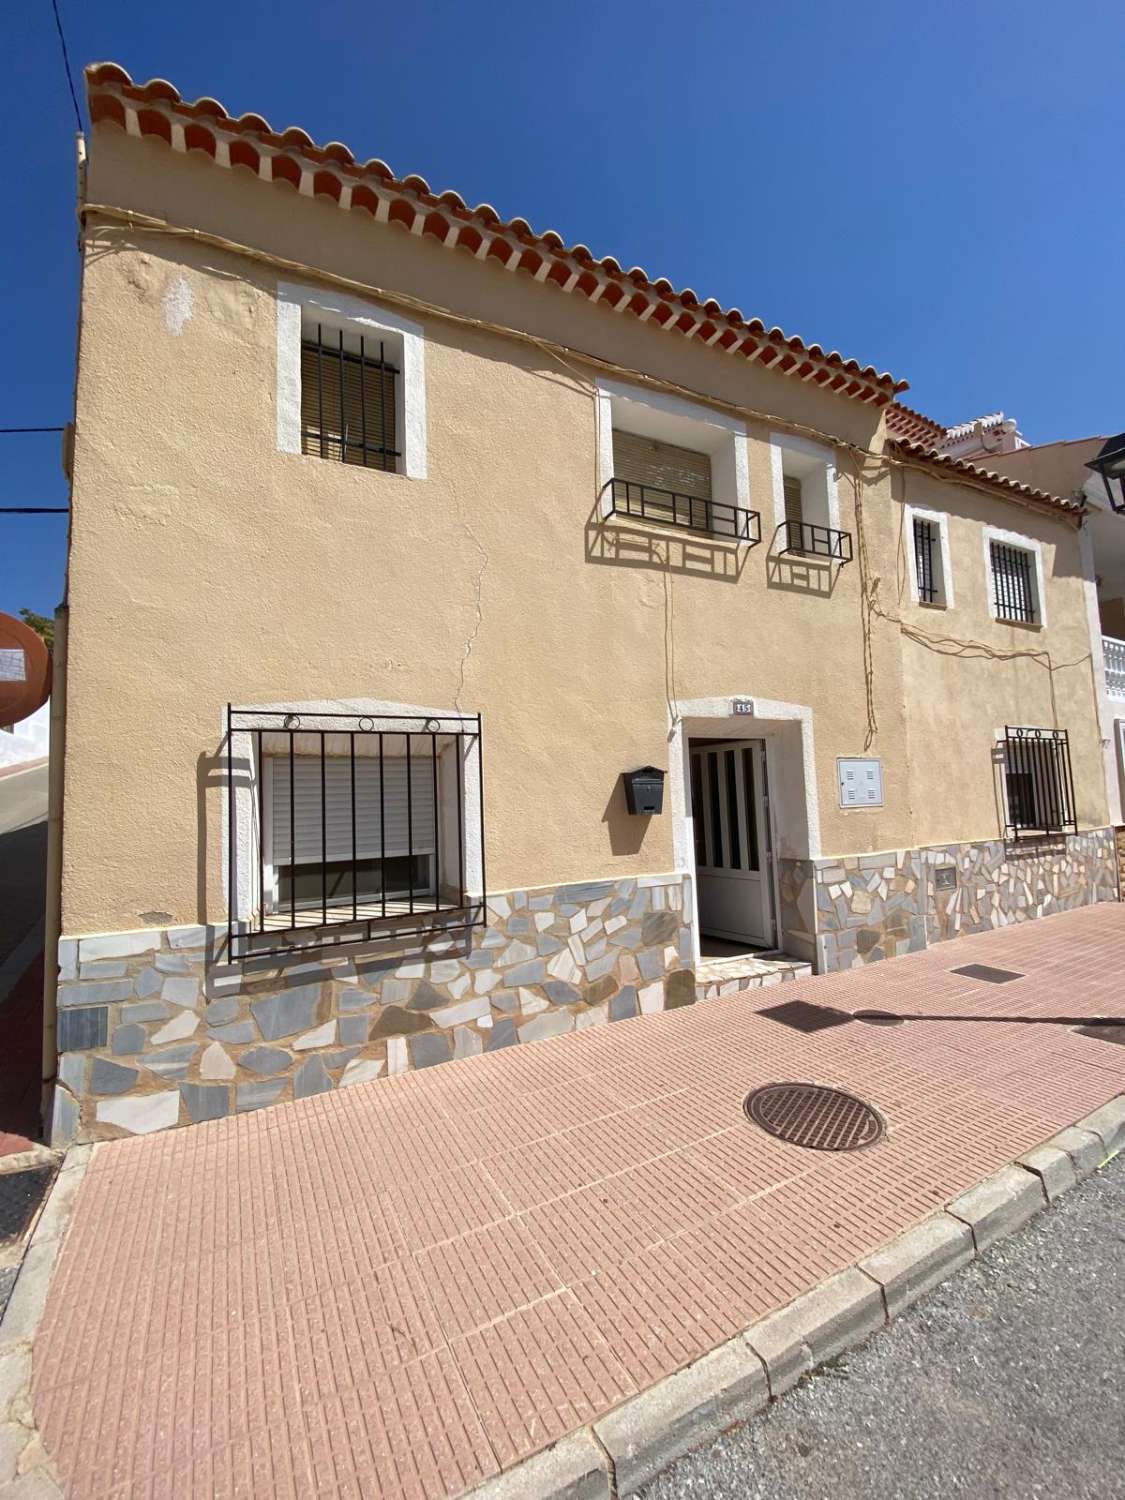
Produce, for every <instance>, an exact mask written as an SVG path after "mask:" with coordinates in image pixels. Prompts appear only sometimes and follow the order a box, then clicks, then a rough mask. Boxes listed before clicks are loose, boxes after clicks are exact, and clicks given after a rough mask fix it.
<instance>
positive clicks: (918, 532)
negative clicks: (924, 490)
mask: <svg viewBox="0 0 1125 1500" xmlns="http://www.w3.org/2000/svg"><path fill="white" fill-rule="evenodd" d="M906 546H907V549H908V556H909V558H910V562H909V563H908V567H909V572H910V597H911V599H913V601H914V603H915V604H929V605H932V606H935V607H936V608H940V609H945V608H949V607H951V606H952V604H953V577H952V573H951V570H950V562H949V519H948V517H947V516H945V515H944V514H942V513H941V512H940V511H933V510H921V509H919V508H918V507H917V506H913V505H908V506H907V507H906Z"/></svg>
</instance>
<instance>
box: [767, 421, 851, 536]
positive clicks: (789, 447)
mask: <svg viewBox="0 0 1125 1500" xmlns="http://www.w3.org/2000/svg"><path fill="white" fill-rule="evenodd" d="M769 441H770V481H771V487H772V490H773V524H774V528H775V529H776V528H777V527H779V526H781V525H782V524H783V523H784V521H785V483H784V481H785V475H786V473H792V474H793V475H795V476H796V477H798V478H800V479H807V478H809V477H818V478H821V479H822V481H823V487H824V488H823V502H824V515H825V520H824V521H823V522H821V521H820V520H819V519H817V524H818V525H821V524H823V525H827V526H831V527H832V528H833V529H834V530H836V531H839V529H840V497H839V492H838V490H837V485H836V479H837V473H836V452H835V449H833V448H829V447H826V446H825V444H823V443H814V442H811V441H810V440H809V439H808V438H802V437H795V436H792V435H791V434H789V433H786V432H771V433H770V439H769ZM810 498H811V499H813V500H814V502H815V500H816V499H817V498H818V497H817V495H816V492H815V491H812V492H811V493H810ZM806 519H813V518H812V517H806Z"/></svg>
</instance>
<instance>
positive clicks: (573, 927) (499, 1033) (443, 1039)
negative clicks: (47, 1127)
mask: <svg viewBox="0 0 1125 1500" xmlns="http://www.w3.org/2000/svg"><path fill="white" fill-rule="evenodd" d="M690 911H691V902H690V887H689V884H688V883H687V882H686V881H683V880H681V878H680V877H679V876H644V877H640V878H639V879H636V880H623V881H601V882H596V883H587V884H582V885H569V886H560V887H556V888H553V889H550V890H545V891H514V892H509V893H507V894H505V895H502V896H494V897H491V898H490V900H489V904H488V921H487V925H486V926H485V927H484V928H478V929H476V930H474V931H472V932H470V933H463V934H452V935H442V936H441V937H438V938H435V939H433V940H430V941H427V942H426V943H425V944H419V943H418V942H414V943H413V944H411V945H407V946H408V948H409V951H406V947H405V946H404V945H402V944H399V945H398V946H396V947H395V948H392V949H386V948H381V947H380V946H379V945H378V944H373V945H370V946H366V945H365V946H364V948H363V949H362V950H354V955H355V956H349V950H348V949H336V950H335V951H333V950H332V949H327V950H324V951H323V952H322V953H320V954H312V955H309V954H305V955H301V956H297V955H294V956H293V958H292V959H289V960H276V959H275V960H268V961H263V960H256V961H254V962H253V963H250V962H247V963H246V964H244V965H241V966H238V969H237V970H236V971H233V972H232V969H231V967H230V966H225V965H220V964H218V963H217V962H216V960H217V958H218V957H220V956H221V954H220V952H219V948H218V945H219V944H220V942H221V943H225V939H226V930H225V928H224V929H222V931H221V932H220V931H219V930H218V929H215V928H205V927H173V928H168V929H166V930H148V931H144V932H124V933H108V934H104V935H99V936H94V937H80V938H64V939H62V940H61V941H60V943H59V989H58V1005H59V1009H58V1028H59V1029H58V1045H59V1054H60V1055H59V1066H58V1085H57V1087H56V1089H55V1101H54V1109H53V1119H52V1129H51V1138H52V1143H53V1144H56V1145H67V1144H69V1143H70V1142H71V1141H74V1140H100V1139H106V1138H109V1137H113V1136H121V1135H140V1134H146V1133H148V1132H149V1131H153V1130H162V1129H166V1128H168V1127H169V1126H172V1125H183V1124H188V1123H191V1122H196V1121H200V1120H212V1119H218V1118H220V1117H222V1116H224V1115H229V1114H233V1113H235V1112H237V1111H242V1110H249V1109H260V1108H262V1107H263V1106H264V1105H269V1104H277V1103H280V1102H282V1101H283V1100H286V1099H300V1098H303V1097H305V1096H307V1095H310V1094H318V1093H323V1092H325V1091H326V1090H328V1089H333V1088H340V1087H347V1086H348V1085H350V1084H354V1083H363V1082H367V1081H368V1080H370V1079H375V1078H379V1077H381V1076H385V1075H387V1074H390V1073H401V1072H404V1071H405V1070H407V1069H408V1068H425V1067H429V1066H431V1065H432V1064H435V1063H440V1062H446V1061H447V1060H448V1059H450V1058H453V1057H468V1056H471V1055H472V1054H473V1053H478V1052H491V1051H494V1050H495V1049H496V1048H499V1047H510V1046H513V1045H516V1044H518V1043H521V1042H532V1041H535V1040H537V1039H539V1038H541V1037H548V1036H557V1035H559V1034H561V1033H562V1032H565V1031H572V1030H575V1029H577V1028H580V1027H583V1026H596V1025H601V1024H604V1023H607V1022H609V1021H616V1020H622V1019H624V1018H625V1017H628V1016H634V1015H637V1014H641V1013H645V1012H651V1011H659V1010H665V1009H670V1008H672V1007H675V1006H678V1005H687V1004H691V1003H692V1002H693V1001H694V1000H695V976H694V972H693V970H692V967H691V962H692V959H691V951H692V950H691V931H690V927H689V926H688V925H687V923H688V922H689V921H690V915H687V914H689V913H690ZM263 963H268V964H269V967H268V968H264V967H263Z"/></svg>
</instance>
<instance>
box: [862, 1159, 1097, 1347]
mask: <svg viewBox="0 0 1125 1500" xmlns="http://www.w3.org/2000/svg"><path fill="white" fill-rule="evenodd" d="M1067 1160H1068V1161H1069V1160H1070V1158H1069V1157H1068V1158H1067ZM1072 1176H1073V1169H1072ZM975 1253H976V1247H975V1245H974V1244H973V1232H972V1230H971V1229H970V1228H969V1226H968V1225H967V1224H964V1223H962V1222H961V1220H960V1219H956V1218H954V1217H953V1215H952V1214H944V1213H943V1214H934V1215H933V1217H932V1218H929V1219H925V1220H924V1221H923V1222H922V1223H921V1224H918V1225H916V1226H915V1227H914V1228H913V1229H908V1230H907V1231H906V1233H905V1234H900V1235H899V1236H898V1237H897V1238H896V1239H893V1240H890V1241H889V1242H888V1243H887V1244H886V1245H884V1246H882V1248H881V1249H879V1250H876V1251H875V1253H874V1254H873V1255H868V1256H866V1257H865V1259H863V1260H861V1261H860V1262H859V1268H860V1270H861V1271H863V1272H864V1273H865V1274H866V1275H867V1276H870V1277H871V1279H872V1280H873V1281H876V1282H878V1284H879V1285H880V1286H881V1287H882V1289H883V1300H884V1302H885V1303H886V1306H887V1320H888V1322H889V1321H890V1320H891V1319H892V1318H897V1317H898V1315H899V1313H901V1312H904V1311H905V1309H906V1308H908V1307H909V1306H910V1304H911V1303H912V1302H916V1301H917V1300H918V1298H919V1297H921V1296H922V1294H923V1293H924V1292H928V1291H929V1290H930V1289H931V1288H932V1287H935V1286H937V1285H938V1283H939V1282H941V1281H944V1280H945V1278H946V1277H947V1276H952V1275H953V1273H954V1271H959V1270H961V1268H962V1266H967V1265H968V1264H969V1262H970V1261H971V1260H972V1258H973V1256H974V1254H975Z"/></svg>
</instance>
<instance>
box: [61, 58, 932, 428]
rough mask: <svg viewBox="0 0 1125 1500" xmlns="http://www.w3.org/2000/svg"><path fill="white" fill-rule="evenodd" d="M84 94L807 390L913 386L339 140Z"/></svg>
mask: <svg viewBox="0 0 1125 1500" xmlns="http://www.w3.org/2000/svg"><path fill="white" fill-rule="evenodd" d="M86 92H87V100H88V105H89V110H90V119H91V122H92V123H93V124H95V125H104V124H114V125H117V126H119V127H121V128H122V129H123V130H125V131H126V132H127V133H128V134H130V135H136V136H147V137H150V138H156V139H159V140H163V141H164V142H166V143H167V145H169V146H170V147H171V148H172V149H173V150H176V151H181V152H185V153H186V152H189V151H202V152H203V153H204V154H205V155H207V156H209V157H210V158H211V159H212V160H213V161H214V162H215V163H216V164H217V165H219V166H225V167H236V166H240V167H245V168H246V169H247V170H249V171H251V172H253V173H254V175H255V176H256V177H258V178H261V179H263V180H265V181H267V182H279V181H280V182H287V183H289V184H290V186H291V187H293V188H295V189H296V190H297V192H299V193H301V194H302V195H304V196H306V197H323V198H328V199H331V200H333V201H334V202H335V203H337V204H338V205H339V207H340V208H342V209H346V210H360V211H363V212H366V213H369V214H370V215H371V216H372V218H374V219H375V220H376V221H377V222H379V223H391V224H400V225H401V226H402V227H403V228H404V229H405V230H406V231H407V232H408V233H411V234H415V235H418V236H420V237H421V236H425V235H429V236H431V237H432V238H434V239H436V240H438V242H439V243H440V244H442V245H444V246H445V247H446V248H448V249H458V250H463V251H465V252H467V253H468V254H470V255H473V256H474V257H475V258H476V259H477V260H482V261H483V260H494V261H497V262H498V263H499V264H500V265H502V266H503V267H504V268H505V269H506V270H509V271H517V270H519V271H524V272H526V273H527V274H528V275H529V276H532V277H533V278H534V279H535V280H536V281H541V282H545V283H551V284H553V285H555V286H558V287H560V288H561V289H562V290H563V291H565V292H572V293H579V294H581V295H582V296H584V297H586V298H587V299H588V300H589V301H591V302H600V303H601V304H602V305H603V306H605V307H608V308H610V309H612V310H613V311H614V312H619V313H622V312H628V313H630V314H631V315H632V316H634V317H636V318H638V319H640V321H641V322H647V323H653V324H655V325H656V326H657V327H659V328H666V329H673V330H675V331H676V332H678V333H681V334H683V335H684V336H685V337H688V338H692V339H696V340H699V341H700V342H701V343H703V344H706V345H708V346H709V347H712V348H715V349H718V350H720V351H722V352H723V353H727V354H737V355H739V356H741V357H742V358H744V359H747V360H754V361H756V362H757V363H758V364H760V365H763V366H765V367H766V368H767V369H772V370H776V371H778V372H779V373H781V374H785V375H791V376H794V377H795V378H796V379H798V380H801V381H806V382H808V383H809V384H810V385H815V386H819V387H821V388H822V389H825V390H828V391H832V392H834V393H836V394H838V395H842V396H847V397H849V398H851V399H853V400H857V401H862V402H867V403H870V404H871V405H872V406H876V407H882V406H886V405H887V404H888V403H889V402H891V401H893V400H894V398H895V395H896V394H897V392H899V391H903V390H906V389H907V388H908V382H906V381H905V380H896V379H895V377H894V376H893V375H890V374H889V373H887V372H886V371H882V372H881V371H878V370H876V369H875V367H874V366H873V365H860V364H858V363H857V362H856V361H855V360H854V359H845V358H844V357H843V356H842V355H840V354H837V353H836V352H835V351H829V352H826V351H825V350H824V349H822V348H821V347H820V345H819V344H805V343H804V341H803V340H802V339H800V338H797V337H792V336H787V335H786V334H785V333H783V332H782V330H781V329H780V328H767V327H766V325H765V324H764V323H763V322H761V321H760V319H758V318H751V319H745V318H743V316H742V314H741V312H740V311H739V310H738V309H737V308H727V309H724V308H723V307H721V306H720V305H719V303H717V302H715V301H713V300H708V301H705V302H701V301H700V300H699V298H698V297H696V295H695V293H694V292H692V291H690V290H685V291H677V290H676V288H675V287H673V286H672V284H671V282H669V281H666V280H664V279H663V278H657V279H656V280H651V279H650V278H649V276H648V273H647V272H645V271H644V270H642V269H641V268H640V267H639V266H634V267H632V268H631V269H629V270H625V269H623V267H622V266H621V265H620V264H619V263H618V262H617V261H616V260H614V259H613V257H612V256H606V257H604V258H602V259H601V260H597V259H595V258H594V256H593V255H592V254H591V252H590V251H589V250H588V249H587V248H586V246H585V245H567V244H565V243H564V241H563V239H562V237H561V235H558V234H556V233H555V231H554V230H547V231H546V233H544V234H537V233H536V232H535V231H534V230H533V229H532V227H531V225H530V224H528V223H527V221H526V220H525V219H518V218H517V219H508V220H502V219H501V218H500V216H499V214H498V213H497V212H496V210H495V209H493V208H492V207H490V206H489V205H488V204H487V203H481V204H477V206H476V207H475V208H470V207H469V205H468V204H466V203H465V201H464V199H463V198H461V197H460V195H459V194H457V193H454V192H443V193H438V194H435V193H433V192H432V191H431V190H430V187H429V184H428V183H427V182H426V181H425V180H424V179H423V178H421V177H416V176H408V177H403V178H398V177H396V176H395V175H394V173H393V172H392V171H391V169H390V167H388V166H387V164H386V162H382V161H378V160H371V161H366V162H357V161H356V159H355V157H354V156H353V155H352V153H351V152H350V151H349V150H348V148H347V147H346V146H344V145H341V144H340V142H338V141H332V142H330V143H329V144H328V145H326V146H318V145H317V144H316V142H315V141H313V140H312V139H311V137H310V136H309V135H307V134H306V132H305V131H303V130H301V129H299V128H297V127H296V126H292V127H290V128H289V129H288V130H284V131H281V132H280V133H279V132H277V131H274V130H273V129H272V128H271V127H270V125H269V122H268V121H266V120H264V119H263V118H262V117H261V115H253V114H247V115H241V116H239V117H238V118H235V117H234V116H232V115H230V114H228V113H227V111H226V110H225V109H224V108H223V106H222V105H221V104H220V103H219V102H218V100H216V99H208V98H204V99H197V100H195V101H194V103H189V102H188V101H186V100H184V99H183V98H181V96H180V94H179V92H178V90H177V89H176V88H174V87H173V85H172V84H170V83H168V82H167V81H166V80H164V79H153V80H151V81H150V82H148V83H145V84H134V83H133V81H132V79H131V78H130V77H129V75H128V73H126V72H125V70H124V69H123V68H121V67H119V66H118V65H117V64H116V63H93V64H91V66H90V67H88V68H87V69H86Z"/></svg>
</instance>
